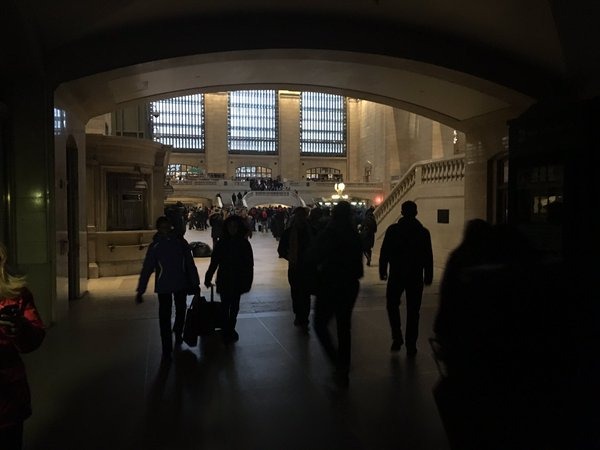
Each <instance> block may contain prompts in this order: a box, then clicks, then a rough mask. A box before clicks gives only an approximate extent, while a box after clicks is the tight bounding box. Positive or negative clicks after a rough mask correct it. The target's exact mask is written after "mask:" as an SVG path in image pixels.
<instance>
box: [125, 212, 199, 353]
mask: <svg viewBox="0 0 600 450" xmlns="http://www.w3.org/2000/svg"><path fill="white" fill-rule="evenodd" d="M156 228H157V230H158V232H157V233H156V234H155V235H154V239H153V240H152V243H151V244H150V246H149V247H148V251H147V252H146V257H145V259H144V264H143V266H142V272H141V274H140V279H139V282H138V287H137V296H136V301H137V302H138V303H141V302H142V301H143V299H142V295H143V294H144V292H146V288H147V286H148V281H149V279H150V275H151V274H152V272H155V278H154V292H156V293H157V294H158V322H159V327H160V337H161V341H162V354H163V359H164V360H169V359H170V358H171V353H172V351H173V337H172V333H175V344H176V345H181V343H182V342H183V325H184V321H185V310H186V296H187V294H188V293H190V294H197V293H199V292H200V287H199V286H200V278H199V276H198V269H197V268H196V265H195V263H194V258H193V256H192V249H191V248H190V246H189V244H188V243H187V241H186V240H185V239H183V237H181V236H180V235H179V234H177V233H174V232H173V226H172V225H171V222H170V221H169V219H167V218H166V217H164V216H161V217H159V218H158V219H157V221H156ZM173 301H174V302H175V324H174V325H173V329H172V330H171V310H172V307H173Z"/></svg>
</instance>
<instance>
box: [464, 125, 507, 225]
mask: <svg viewBox="0 0 600 450" xmlns="http://www.w3.org/2000/svg"><path fill="white" fill-rule="evenodd" d="M507 135H508V127H507V125H506V124H505V123H504V122H502V123H496V124H489V125H486V126H482V127H479V128H475V129H472V130H469V131H468V132H467V133H466V140H467V144H466V148H465V222H467V221H469V220H471V219H484V220H485V219H487V202H488V161H489V159H490V158H492V157H493V156H494V155H496V154H498V153H500V152H502V151H504V146H503V143H502V138H503V137H505V136H507Z"/></svg>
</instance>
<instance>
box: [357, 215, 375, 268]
mask: <svg viewBox="0 0 600 450" xmlns="http://www.w3.org/2000/svg"><path fill="white" fill-rule="evenodd" d="M374 209H375V208H373V207H370V208H369V209H367V211H366V213H365V218H364V219H363V221H362V224H361V227H360V240H361V242H362V246H363V254H364V255H365V258H366V259H367V266H370V265H371V255H372V249H373V245H375V233H377V222H376V221H375V214H373V211H374Z"/></svg>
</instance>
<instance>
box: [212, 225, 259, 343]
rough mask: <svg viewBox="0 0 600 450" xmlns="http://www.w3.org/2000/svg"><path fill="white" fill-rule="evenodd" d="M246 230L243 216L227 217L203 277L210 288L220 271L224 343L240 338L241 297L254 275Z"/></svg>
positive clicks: (250, 284) (219, 287) (219, 284)
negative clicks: (238, 318) (237, 324)
mask: <svg viewBox="0 0 600 450" xmlns="http://www.w3.org/2000/svg"><path fill="white" fill-rule="evenodd" d="M247 232H248V230H247V228H246V225H245V223H244V220H243V219H242V218H241V217H240V216H236V215H231V216H229V217H228V218H227V219H225V223H224V227H223V237H222V238H221V239H219V241H218V242H217V245H216V246H215V248H214V250H213V253H212V255H211V258H210V265H209V267H208V270H207V271H206V275H205V276H204V285H205V286H206V287H210V286H212V278H213V275H214V274H215V271H216V272H217V281H216V284H217V292H218V293H219V294H220V296H221V302H222V304H223V310H224V313H225V324H224V329H223V340H224V342H225V343H229V342H236V341H237V340H239V335H238V333H237V331H236V330H235V326H236V323H237V315H238V312H239V310H240V298H241V296H242V294H244V293H246V292H249V291H250V288H251V287H252V280H253V277H254V255H253V253H252V246H251V245H250V242H248V239H247ZM217 269H218V271H217Z"/></svg>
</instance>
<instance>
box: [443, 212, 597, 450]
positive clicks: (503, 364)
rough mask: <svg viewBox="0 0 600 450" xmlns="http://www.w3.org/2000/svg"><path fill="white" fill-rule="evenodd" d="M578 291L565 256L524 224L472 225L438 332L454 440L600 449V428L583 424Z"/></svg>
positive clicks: (454, 261) (451, 267)
mask: <svg viewBox="0 0 600 450" xmlns="http://www.w3.org/2000/svg"><path fill="white" fill-rule="evenodd" d="M568 293H569V288H568V287H567V285H566V284H565V267H564V265H563V264H562V262H561V261H560V260H559V259H557V258H551V257H548V255H544V254H543V253H541V252H538V251H536V250H535V249H534V248H533V247H532V246H531V245H530V244H529V242H528V241H527V240H526V239H525V238H524V237H523V235H522V234H520V233H519V232H518V231H517V230H515V229H513V228H510V227H508V226H505V225H499V226H495V227H492V226H490V225H488V224H487V223H485V222H484V221H481V220H474V221H471V222H469V223H468V224H467V227H466V229H465V235H464V239H463V242H462V243H461V244H460V245H459V247H458V248H457V249H455V250H454V252H453V253H452V254H451V256H450V258H449V260H448V263H447V266H446V270H445V273H444V276H443V280H442V284H441V290H440V306H439V311H438V314H437V317H436V320H435V324H434V332H435V338H434V339H432V345H433V349H434V354H435V357H436V359H437V361H438V362H439V364H440V369H441V372H442V377H441V379H440V381H439V383H438V384H437V386H436V387H435V389H434V395H435V398H436V403H437V405H438V409H439V411H440V415H441V417H442V420H443V423H444V425H445V428H446V431H447V434H448V438H449V442H450V444H451V446H452V448H453V449H461V450H465V449H467V450H469V449H479V450H482V449H483V450H487V449H494V450H496V449H498V450H500V449H533V448H540V449H542V448H543V449H588V448H598V442H599V441H598V440H597V432H596V438H595V439H596V440H595V441H594V440H593V438H592V437H591V435H587V436H585V434H584V433H578V432H576V431H575V430H577V429H584V428H585V425H584V422H585V421H586V420H589V417H588V418H587V419H586V417H585V416H586V415H587V413H586V412H585V408H583V407H582V405H581V404H579V400H581V397H580V394H581V391H580V390H579V389H578V388H577V384H578V377H581V375H582V373H583V372H582V371H581V366H580V363H579V362H578V361H577V359H578V355H577V352H576V351H575V349H576V345H575V344H574V342H576V340H575V336H574V334H573V332H574V327H573V317H574V316H573V315H572V314H571V311H572V305H569V304H568V302H572V301H573V300H572V299H571V298H570V297H569V295H568ZM596 350H597V349H596ZM589 357H590V356H588V358H589ZM580 379H583V378H580ZM589 394H591V392H588V395H589ZM597 417H598V416H597V414H596V420H597ZM595 428H596V429H597V425H596V427H595ZM593 442H595V443H593Z"/></svg>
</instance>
